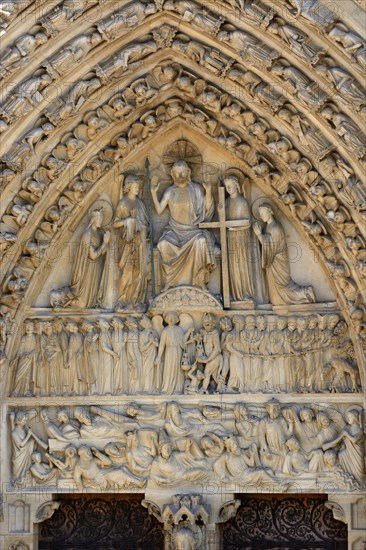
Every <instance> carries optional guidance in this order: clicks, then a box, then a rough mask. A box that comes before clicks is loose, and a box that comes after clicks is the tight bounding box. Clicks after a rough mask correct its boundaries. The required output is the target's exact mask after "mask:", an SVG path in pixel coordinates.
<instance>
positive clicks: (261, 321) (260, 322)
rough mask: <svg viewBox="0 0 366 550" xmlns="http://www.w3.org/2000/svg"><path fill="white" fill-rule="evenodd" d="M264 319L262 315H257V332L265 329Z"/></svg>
mask: <svg viewBox="0 0 366 550" xmlns="http://www.w3.org/2000/svg"><path fill="white" fill-rule="evenodd" d="M266 325H267V323H266V318H265V317H264V315H258V317H257V328H259V330H264V329H265V328H266Z"/></svg>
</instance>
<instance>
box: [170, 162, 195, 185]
mask: <svg viewBox="0 0 366 550" xmlns="http://www.w3.org/2000/svg"><path fill="white" fill-rule="evenodd" d="M170 174H171V176H172V178H173V181H174V183H175V185H177V186H178V187H186V186H187V185H188V184H189V182H190V181H191V169H190V167H189V166H188V164H187V163H186V161H185V160H177V162H175V163H174V165H173V168H172V170H171V172H170Z"/></svg>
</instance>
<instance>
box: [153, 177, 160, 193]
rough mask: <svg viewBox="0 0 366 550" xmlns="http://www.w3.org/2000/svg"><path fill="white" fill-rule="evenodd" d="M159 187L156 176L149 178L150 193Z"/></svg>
mask: <svg viewBox="0 0 366 550" xmlns="http://www.w3.org/2000/svg"><path fill="white" fill-rule="evenodd" d="M159 187H160V183H159V178H158V176H153V177H152V178H151V191H153V192H155V193H156V192H157V191H158V189H159Z"/></svg>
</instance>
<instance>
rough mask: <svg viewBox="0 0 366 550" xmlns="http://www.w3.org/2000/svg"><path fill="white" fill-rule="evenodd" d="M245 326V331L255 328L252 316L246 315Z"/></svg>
mask: <svg viewBox="0 0 366 550" xmlns="http://www.w3.org/2000/svg"><path fill="white" fill-rule="evenodd" d="M245 325H246V327H247V329H250V330H252V329H253V328H255V326H256V320H255V317H254V315H247V316H246V317H245Z"/></svg>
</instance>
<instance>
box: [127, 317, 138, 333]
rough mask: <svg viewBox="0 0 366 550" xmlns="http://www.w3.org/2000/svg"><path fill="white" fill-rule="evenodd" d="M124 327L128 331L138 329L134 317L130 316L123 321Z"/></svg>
mask: <svg viewBox="0 0 366 550" xmlns="http://www.w3.org/2000/svg"><path fill="white" fill-rule="evenodd" d="M125 325H126V327H127V328H128V329H131V330H133V329H135V328H138V320H137V319H135V317H132V315H128V316H127V317H126V319H125Z"/></svg>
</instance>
